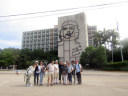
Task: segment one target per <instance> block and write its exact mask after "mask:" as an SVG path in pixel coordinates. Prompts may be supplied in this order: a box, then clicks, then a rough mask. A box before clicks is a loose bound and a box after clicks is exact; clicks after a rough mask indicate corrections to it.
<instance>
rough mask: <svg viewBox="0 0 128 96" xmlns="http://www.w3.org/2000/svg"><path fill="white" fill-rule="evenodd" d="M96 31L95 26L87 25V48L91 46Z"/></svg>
mask: <svg viewBox="0 0 128 96" xmlns="http://www.w3.org/2000/svg"><path fill="white" fill-rule="evenodd" d="M96 31H97V27H96V26H89V25H88V46H93V34H94V32H96Z"/></svg>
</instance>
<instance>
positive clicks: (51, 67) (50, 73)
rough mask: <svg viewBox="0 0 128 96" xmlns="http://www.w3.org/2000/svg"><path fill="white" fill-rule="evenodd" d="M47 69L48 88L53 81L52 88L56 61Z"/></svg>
mask: <svg viewBox="0 0 128 96" xmlns="http://www.w3.org/2000/svg"><path fill="white" fill-rule="evenodd" d="M47 69H48V86H49V80H50V79H51V86H53V78H54V70H55V67H54V61H52V63H50V64H48V66H47Z"/></svg>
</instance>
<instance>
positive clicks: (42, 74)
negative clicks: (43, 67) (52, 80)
mask: <svg viewBox="0 0 128 96" xmlns="http://www.w3.org/2000/svg"><path fill="white" fill-rule="evenodd" d="M43 76H44V73H42V72H40V84H42V81H43Z"/></svg>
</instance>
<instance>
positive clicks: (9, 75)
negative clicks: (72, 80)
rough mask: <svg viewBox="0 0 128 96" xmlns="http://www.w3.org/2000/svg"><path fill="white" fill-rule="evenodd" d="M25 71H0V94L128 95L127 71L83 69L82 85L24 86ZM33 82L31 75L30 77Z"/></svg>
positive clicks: (45, 83)
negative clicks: (17, 72)
mask: <svg viewBox="0 0 128 96" xmlns="http://www.w3.org/2000/svg"><path fill="white" fill-rule="evenodd" d="M24 72H25V71H21V73H20V75H16V74H15V73H16V72H15V71H0V96H44V95H45V96H128V72H108V71H93V70H84V71H83V73H82V82H83V84H82V85H67V86H64V85H55V86H49V87H48V86H47V82H46V81H47V76H46V77H45V78H44V86H33V87H26V86H25V82H24V79H23V78H24V76H23V74H24ZM31 82H33V77H32V79H31Z"/></svg>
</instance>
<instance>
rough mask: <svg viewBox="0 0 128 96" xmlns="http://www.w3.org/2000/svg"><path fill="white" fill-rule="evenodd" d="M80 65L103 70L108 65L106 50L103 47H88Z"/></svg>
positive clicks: (83, 53) (82, 55)
mask: <svg viewBox="0 0 128 96" xmlns="http://www.w3.org/2000/svg"><path fill="white" fill-rule="evenodd" d="M80 63H81V64H82V66H83V67H89V68H102V67H103V65H104V64H105V63H106V55H105V48H104V47H103V46H99V47H97V48H94V47H92V46H89V47H87V48H86V49H85V51H83V52H82V54H81V57H80ZM88 64H89V66H87V65H88Z"/></svg>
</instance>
